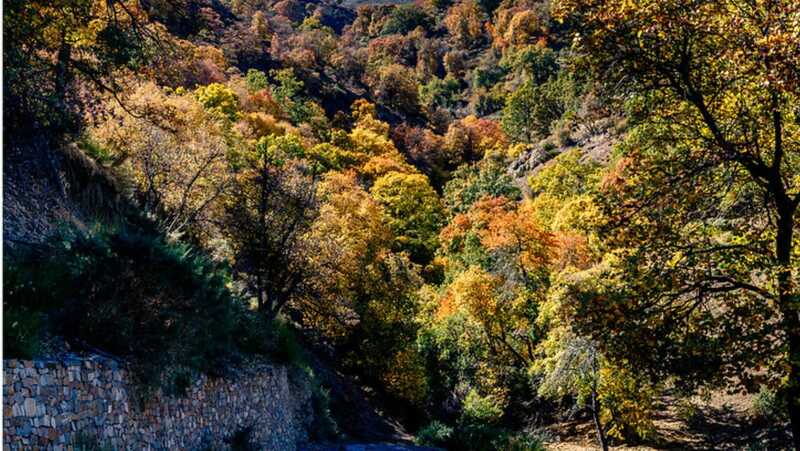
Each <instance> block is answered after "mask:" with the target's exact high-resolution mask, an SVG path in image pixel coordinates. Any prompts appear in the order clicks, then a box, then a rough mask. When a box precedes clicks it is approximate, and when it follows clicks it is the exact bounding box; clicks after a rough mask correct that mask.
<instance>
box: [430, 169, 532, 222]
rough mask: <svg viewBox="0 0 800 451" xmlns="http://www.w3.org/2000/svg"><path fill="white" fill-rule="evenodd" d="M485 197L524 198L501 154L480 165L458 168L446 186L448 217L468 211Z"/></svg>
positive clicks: (445, 200)
mask: <svg viewBox="0 0 800 451" xmlns="http://www.w3.org/2000/svg"><path fill="white" fill-rule="evenodd" d="M484 196H490V197H506V198H509V199H519V198H520V197H521V192H520V190H519V188H517V187H516V186H514V183H513V180H512V179H511V177H510V176H509V175H508V172H507V171H506V165H505V161H504V160H503V158H502V156H500V155H487V156H486V157H485V158H484V159H483V160H482V161H481V162H480V163H478V164H477V165H470V164H465V165H463V166H461V167H460V168H458V169H457V170H456V171H455V172H453V175H452V178H451V180H450V181H449V182H448V183H447V185H445V187H444V195H443V198H444V204H445V207H446V209H447V212H448V214H450V215H455V214H458V213H464V212H466V211H467V210H469V209H470V207H472V205H473V204H474V203H475V202H477V201H478V200H479V199H480V198H482V197H484Z"/></svg>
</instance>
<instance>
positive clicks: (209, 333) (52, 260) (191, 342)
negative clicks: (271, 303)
mask: <svg viewBox="0 0 800 451" xmlns="http://www.w3.org/2000/svg"><path fill="white" fill-rule="evenodd" d="M5 264H6V268H7V271H6V275H7V276H10V277H7V280H6V283H5V285H4V292H5V302H6V304H5V307H6V310H7V312H9V313H10V315H8V319H7V323H6V324H7V325H6V330H7V333H6V335H7V337H9V338H11V340H10V344H9V345H7V346H10V347H11V348H10V349H11V351H12V352H13V353H17V354H19V355H23V354H28V355H29V356H30V354H32V351H34V350H35V348H36V345H35V343H36V337H37V336H39V335H40V334H39V333H38V332H37V329H38V325H40V324H41V322H40V320H39V319H37V318H39V315H41V316H42V317H44V316H46V317H47V319H48V321H47V323H48V324H50V325H52V332H53V333H55V334H58V335H62V336H63V337H64V338H65V339H67V340H68V341H70V342H71V343H73V344H74V345H77V346H83V347H86V348H88V349H90V350H91V349H93V348H99V349H101V350H103V351H105V352H108V353H111V354H115V355H117V356H120V357H125V358H130V359H131V360H133V361H134V362H136V363H139V364H140V365H139V366H140V369H141V370H142V373H141V374H140V375H141V376H143V377H144V381H146V382H156V381H160V380H161V376H162V369H163V368H165V367H167V366H175V367H181V368H186V369H187V370H189V371H196V370H199V371H203V372H206V373H210V374H215V372H216V369H217V368H218V367H219V364H221V363H222V362H223V361H224V360H225V359H228V358H230V356H231V355H232V354H235V343H236V341H235V340H234V332H235V331H237V329H239V328H237V327H236V326H235V324H234V323H235V321H236V319H237V317H238V315H236V312H237V310H242V306H241V305H239V304H237V302H236V300H235V299H234V298H233V297H232V296H231V294H230V292H229V291H228V289H227V282H228V280H229V278H228V276H227V272H226V270H225V268H224V267H220V266H218V265H216V264H213V263H212V262H210V261H209V260H207V259H206V258H205V257H203V256H202V255H200V254H199V253H197V252H196V251H194V250H193V249H192V248H190V247H188V246H186V245H179V244H170V243H167V242H166V241H165V240H164V239H163V238H161V237H160V236H158V235H156V234H149V233H145V232H126V231H108V230H105V231H97V232H91V233H83V232H76V231H71V232H70V231H68V232H65V233H62V234H59V235H58V236H56V237H55V238H53V239H52V240H51V241H49V242H48V243H46V244H45V245H44V246H42V247H41V248H36V249H31V250H28V251H25V252H16V253H15V254H14V255H9V254H7V258H6V261H5ZM9 320H10V321H12V322H10V323H9V322H8V321H9ZM14 322H16V324H17V325H16V326H14ZM9 331H12V332H11V333H9ZM13 331H17V332H13Z"/></svg>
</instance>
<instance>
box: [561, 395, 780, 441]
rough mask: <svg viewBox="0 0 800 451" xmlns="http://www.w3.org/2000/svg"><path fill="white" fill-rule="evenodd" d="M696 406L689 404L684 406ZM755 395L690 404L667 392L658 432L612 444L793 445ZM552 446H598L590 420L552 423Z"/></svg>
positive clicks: (658, 414) (661, 404) (660, 403)
mask: <svg viewBox="0 0 800 451" xmlns="http://www.w3.org/2000/svg"><path fill="white" fill-rule="evenodd" d="M687 405H689V406H692V407H693V408H687V407H685V406H687ZM752 405H753V396H752V395H745V394H733V395H730V394H724V393H715V394H712V395H711V396H709V397H708V398H706V399H701V398H699V397H698V398H694V399H691V400H689V404H687V403H686V402H684V403H683V404H681V403H678V402H676V401H675V399H674V397H673V396H671V395H669V394H665V395H664V396H662V397H661V398H660V399H659V401H658V403H657V405H656V408H655V411H656V414H655V421H654V422H655V426H656V436H655V437H654V438H653V439H651V440H649V441H647V442H646V443H642V444H640V445H616V446H611V448H613V449H615V450H631V451H633V450H636V451H645V450H648V451H649V450H692V451H695V450H698V451H699V450H715V451H717V450H719V451H723V450H753V451H755V450H764V451H767V450H769V451H780V450H790V449H792V446H791V432H790V431H789V425H788V423H787V422H785V421H782V420H769V419H765V418H761V417H758V416H756V415H754V414H753V412H752ZM548 432H549V433H550V435H551V436H552V438H551V439H550V440H549V441H548V443H547V444H546V449H548V450H553V451H584V450H597V449H600V447H599V446H598V445H597V441H596V435H595V430H594V427H593V424H592V423H591V422H590V421H571V422H563V423H559V424H556V425H554V426H552V427H551V428H548Z"/></svg>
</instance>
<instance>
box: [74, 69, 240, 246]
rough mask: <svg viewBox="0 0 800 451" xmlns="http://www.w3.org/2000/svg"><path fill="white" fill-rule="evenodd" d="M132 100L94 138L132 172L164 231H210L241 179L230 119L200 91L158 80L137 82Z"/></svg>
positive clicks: (116, 110)
mask: <svg viewBox="0 0 800 451" xmlns="http://www.w3.org/2000/svg"><path fill="white" fill-rule="evenodd" d="M126 103H127V105H128V106H127V107H126V108H122V107H121V106H120V105H119V104H118V103H116V102H114V103H112V104H111V107H110V108H109V110H110V113H111V114H110V115H109V117H108V118H107V120H105V121H103V122H101V123H100V124H98V125H97V126H95V127H93V128H92V129H90V132H89V136H90V140H91V141H93V143H94V145H97V146H99V147H101V148H105V149H108V150H109V157H110V159H111V165H112V167H114V168H115V169H117V170H119V171H121V172H123V173H126V174H127V175H129V176H130V178H131V180H132V181H133V183H134V186H135V188H136V194H135V198H136V199H137V200H138V201H139V202H140V205H141V206H142V207H143V208H144V210H145V211H146V212H147V213H148V214H151V215H152V216H153V217H154V218H156V220H157V222H158V223H159V224H160V229H161V231H162V232H164V233H167V234H172V235H180V234H182V233H185V232H190V233H192V234H193V235H194V236H195V237H198V238H203V237H206V238H207V237H208V235H209V232H210V231H211V229H213V226H212V224H213V223H214V216H215V213H214V210H215V208H216V207H217V206H218V205H219V202H220V199H221V197H222V196H223V195H224V194H225V193H226V192H227V190H228V189H229V188H230V186H231V183H232V178H233V176H232V173H231V170H230V166H229V160H228V154H229V152H230V151H231V146H230V145H229V143H228V140H227V138H226V134H225V133H226V132H225V125H224V124H223V123H222V122H221V120H224V119H221V118H220V117H219V116H216V115H214V114H209V112H208V111H206V110H205V109H204V108H203V105H201V104H200V103H199V102H198V101H197V100H196V99H195V98H194V97H193V96H191V95H188V94H182V95H181V94H171V95H167V94H165V93H164V92H163V91H161V90H160V89H159V88H158V87H157V86H156V85H154V84H152V83H146V84H143V85H140V86H139V87H137V88H136V90H135V91H133V92H132V93H130V95H129V96H128V99H127V101H126Z"/></svg>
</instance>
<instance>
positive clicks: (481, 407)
mask: <svg viewBox="0 0 800 451" xmlns="http://www.w3.org/2000/svg"><path fill="white" fill-rule="evenodd" d="M463 409H464V410H463V413H462V415H463V417H464V418H465V420H466V421H467V422H470V423H477V424H496V423H498V422H499V421H500V419H501V417H502V416H503V409H502V407H500V406H498V405H497V401H496V400H495V399H494V397H492V396H481V395H480V394H479V393H478V392H477V391H475V390H474V389H473V390H470V391H469V393H467V397H466V398H465V399H464V406H463Z"/></svg>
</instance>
